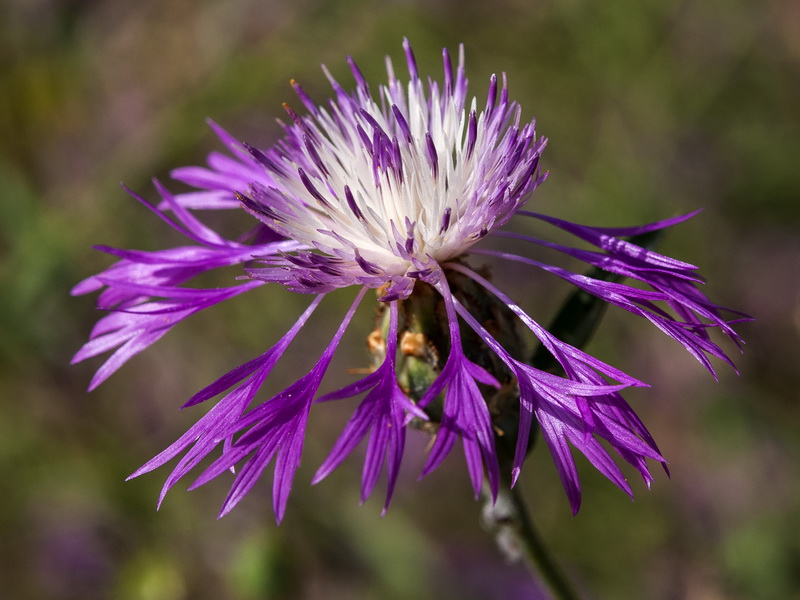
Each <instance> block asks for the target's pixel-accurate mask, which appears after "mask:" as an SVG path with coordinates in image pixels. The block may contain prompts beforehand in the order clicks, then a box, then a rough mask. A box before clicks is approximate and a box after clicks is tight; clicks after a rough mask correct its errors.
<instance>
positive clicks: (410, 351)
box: [400, 331, 428, 358]
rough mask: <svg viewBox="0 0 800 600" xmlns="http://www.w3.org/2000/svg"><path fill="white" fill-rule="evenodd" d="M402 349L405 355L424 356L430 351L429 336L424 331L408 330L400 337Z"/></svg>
mask: <svg viewBox="0 0 800 600" xmlns="http://www.w3.org/2000/svg"><path fill="white" fill-rule="evenodd" d="M400 351H401V352H402V353H403V354H404V355H405V356H416V357H417V358H422V357H424V356H425V355H426V354H427V353H428V338H426V337H425V334H424V333H412V332H410V331H406V332H405V333H403V337H402V338H400Z"/></svg>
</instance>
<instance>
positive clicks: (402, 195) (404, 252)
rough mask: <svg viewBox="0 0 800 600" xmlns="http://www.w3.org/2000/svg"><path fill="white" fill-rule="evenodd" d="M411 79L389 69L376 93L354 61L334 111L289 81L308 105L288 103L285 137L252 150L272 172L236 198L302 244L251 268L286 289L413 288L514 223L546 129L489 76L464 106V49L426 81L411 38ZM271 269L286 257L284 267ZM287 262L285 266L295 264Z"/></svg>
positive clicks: (402, 293)
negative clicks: (352, 88) (352, 85)
mask: <svg viewBox="0 0 800 600" xmlns="http://www.w3.org/2000/svg"><path fill="white" fill-rule="evenodd" d="M406 57H407V63H408V69H409V73H410V76H411V77H410V81H409V83H408V85H407V87H406V86H404V85H403V84H402V83H401V82H399V81H398V80H397V79H396V78H395V76H394V70H393V67H392V65H391V62H389V61H388V60H387V71H388V74H389V82H388V84H387V85H384V86H381V87H380V91H379V94H378V97H377V98H373V96H372V94H371V93H370V91H369V89H368V86H367V84H366V82H365V81H364V78H363V77H362V75H361V73H360V71H359V70H358V68H357V67H356V65H355V63H353V62H352V60H351V61H350V65H351V68H352V71H353V74H354V76H355V79H356V81H357V83H358V86H357V90H356V92H355V93H347V92H345V91H344V90H343V89H342V87H341V86H340V85H339V84H338V83H337V82H336V81H335V80H334V79H333V78H332V77H331V76H330V74H328V77H329V79H330V81H331V84H332V86H333V88H334V90H335V92H336V98H335V100H332V101H330V102H329V105H328V107H321V106H317V105H315V104H314V103H313V102H312V101H311V100H310V99H309V98H308V96H307V95H306V94H305V92H304V91H303V90H302V88H300V86H299V85H297V84H296V83H294V82H293V85H294V87H295V90H296V91H297V93H298V96H299V97H300V99H301V100H302V101H303V103H304V104H305V105H306V108H307V109H308V110H309V112H310V114H309V115H308V116H303V117H301V116H299V115H297V114H296V113H295V112H294V111H292V110H291V109H290V108H288V107H287V111H288V112H289V115H290V116H291V118H292V124H290V125H287V126H286V127H285V129H286V136H285V138H284V139H283V140H282V141H281V142H280V143H279V144H277V145H276V146H274V147H273V148H271V149H270V150H267V151H266V152H262V151H260V150H257V149H255V148H252V147H249V146H248V150H249V151H250V153H251V154H252V156H253V157H254V158H255V159H256V160H258V162H260V163H261V165H262V166H263V167H264V168H265V169H266V171H267V174H268V176H269V177H268V179H269V181H268V182H265V183H263V184H262V183H254V184H252V185H251V186H250V188H249V189H248V190H247V191H246V192H243V193H242V194H240V195H239V198H240V200H241V201H242V202H243V203H244V205H245V207H246V208H247V210H248V211H249V212H251V213H252V214H254V215H255V216H256V217H258V218H259V219H260V220H261V221H262V222H264V223H265V224H266V225H268V226H269V227H270V228H272V229H273V230H275V231H276V232H278V233H280V234H281V235H283V236H285V237H287V238H290V239H292V240H295V241H297V242H300V243H302V244H303V245H304V246H305V247H306V250H301V251H299V252H297V253H295V254H293V255H284V256H282V257H279V258H276V257H269V258H265V259H264V260H263V262H264V263H265V264H266V265H268V267H267V268H264V269H251V270H250V271H248V273H249V274H250V275H251V276H252V277H254V278H256V279H263V280H267V281H280V282H281V283H283V284H284V285H286V286H287V287H289V288H290V289H292V290H294V291H301V292H320V291H325V290H328V289H333V288H338V287H344V286H349V285H353V284H359V283H360V284H363V285H368V286H370V287H380V286H383V285H385V284H387V283H389V286H388V288H387V294H386V296H385V297H386V298H402V297H406V296H408V294H410V293H411V289H412V288H413V280H414V279H416V278H420V277H423V278H424V277H425V276H426V275H427V274H428V273H430V272H431V270H432V269H433V268H434V267H435V266H436V265H437V264H441V263H443V262H445V261H448V260H450V259H452V258H455V257H457V256H459V255H461V254H463V253H464V252H466V251H467V250H468V249H469V248H470V247H471V246H472V245H473V244H474V243H475V242H477V241H478V240H479V239H481V238H482V237H484V236H485V235H486V234H487V233H489V232H490V231H492V230H493V229H495V228H497V227H499V226H501V225H503V224H504V223H506V222H507V221H508V220H509V219H510V218H511V217H512V216H513V214H514V213H515V211H516V210H517V209H518V208H519V207H520V205H521V204H522V202H523V199H524V198H526V197H527V195H528V192H530V191H532V190H533V189H534V188H535V187H536V186H537V185H538V183H540V181H541V180H542V179H543V178H542V177H538V176H537V166H538V160H539V155H540V154H541V151H542V149H543V148H544V145H545V140H544V139H538V140H537V138H536V135H535V131H534V123H533V122H531V123H526V124H525V125H523V126H521V127H520V109H519V107H518V106H517V105H516V104H515V103H510V102H509V101H508V94H507V91H506V87H505V84H504V85H503V86H502V89H501V91H500V97H499V99H498V98H497V95H498V94H497V92H498V89H497V88H498V86H497V79H496V78H495V77H493V78H492V81H491V86H490V91H489V94H488V98H487V101H486V104H485V106H484V107H482V109H481V110H480V111H479V110H478V107H477V100H476V99H475V98H473V99H472V100H471V102H470V104H469V106H466V103H465V98H466V88H467V80H466V78H465V77H464V66H463V50H462V52H460V55H459V62H458V66H457V68H456V73H455V76H454V74H453V69H452V66H451V62H450V57H449V55H448V54H447V52H446V51H445V52H444V72H445V81H444V89H441V90H440V89H439V85H438V84H437V83H436V82H433V81H429V82H428V84H427V85H424V84H423V82H422V80H420V79H419V77H418V75H417V69H416V63H415V60H414V57H413V54H412V53H411V49H410V47H409V46H408V45H406ZM275 267H282V269H278V270H277V271H278V272H276V269H275ZM287 271H288V273H287Z"/></svg>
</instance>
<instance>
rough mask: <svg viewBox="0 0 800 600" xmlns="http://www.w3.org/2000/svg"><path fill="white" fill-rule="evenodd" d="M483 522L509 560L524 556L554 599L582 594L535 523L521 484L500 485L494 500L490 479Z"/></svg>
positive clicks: (570, 599)
mask: <svg viewBox="0 0 800 600" xmlns="http://www.w3.org/2000/svg"><path fill="white" fill-rule="evenodd" d="M484 498H485V502H486V503H485V505H484V508H483V515H482V516H483V520H484V524H485V526H486V527H487V529H489V530H490V531H491V532H492V533H493V534H494V536H495V539H496V540H497V545H498V546H499V547H500V550H501V551H502V552H503V553H504V554H505V555H506V557H507V558H508V559H509V560H513V561H518V560H520V559H524V560H525V562H526V564H527V566H528V569H530V571H531V573H532V574H533V575H534V576H535V577H536V578H537V579H538V580H540V581H541V582H543V583H544V584H545V585H546V586H547V588H548V589H549V590H550V592H551V594H552V596H553V598H554V599H555V600H578V598H579V596H578V594H577V593H576V592H575V590H573V589H572V586H571V584H570V582H569V580H568V579H567V577H566V576H565V575H564V572H563V571H562V570H561V568H560V567H559V566H558V564H557V563H556V562H555V560H554V559H553V557H552V556H551V554H550V552H549V551H548V549H547V548H546V546H545V545H544V542H543V541H542V538H541V536H540V535H539V532H538V531H536V528H535V527H534V525H533V520H532V519H531V517H530V514H529V512H528V509H527V506H526V504H525V500H524V499H523V498H522V494H521V492H520V491H519V488H518V487H514V488H509V487H508V486H507V485H501V486H500V491H499V492H498V495H497V501H496V502H494V503H493V502H492V497H491V493H490V492H489V489H488V483H487V484H486V485H485V486H484Z"/></svg>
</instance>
